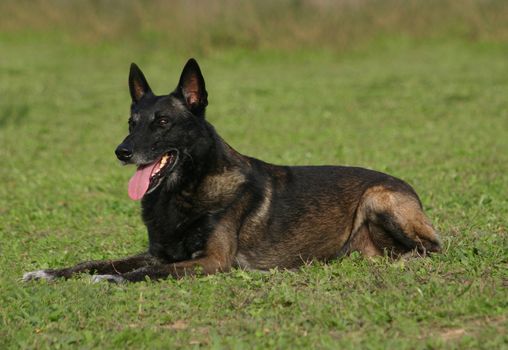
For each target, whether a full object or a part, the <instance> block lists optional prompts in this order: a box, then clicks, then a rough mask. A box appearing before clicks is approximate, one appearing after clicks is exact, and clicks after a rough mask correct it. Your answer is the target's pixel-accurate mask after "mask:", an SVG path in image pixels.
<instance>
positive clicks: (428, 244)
mask: <svg viewBox="0 0 508 350" xmlns="http://www.w3.org/2000/svg"><path fill="white" fill-rule="evenodd" d="M129 89H130V94H131V97H132V105H131V116H130V119H129V135H128V136H127V137H126V138H125V140H124V141H123V142H122V143H121V144H120V145H119V146H118V148H117V149H116V155H117V157H118V159H120V160H121V161H122V162H123V163H124V164H134V165H136V167H137V170H136V172H135V174H134V176H133V177H132V178H131V180H130V182H129V196H130V197H131V198H132V199H134V200H141V207H142V217H143V220H144V223H145V225H146V227H147V229H148V238H149V248H148V251H147V252H146V253H143V254H139V255H135V256H132V257H128V258H125V259H119V260H105V261H88V262H84V263H81V264H78V265H76V266H73V267H69V268H63V269H49V270H39V271H34V272H29V273H26V274H25V275H24V276H23V278H24V280H32V279H54V278H57V277H63V278H69V277H71V276H72V275H74V274H76V273H81V272H87V273H91V274H94V277H93V280H94V281H101V280H107V281H111V282H123V281H143V280H145V279H147V278H149V279H152V280H156V279H163V278H167V277H169V276H171V277H175V278H179V277H183V276H187V275H195V274H200V273H202V274H213V273H217V272H225V271H229V270H230V269H232V268H235V267H238V268H243V269H248V270H249V269H256V270H267V269H271V268H275V267H278V268H283V269H293V268H296V267H298V266H300V265H302V264H305V263H307V262H310V261H313V260H318V261H328V260H332V259H335V258H338V257H341V256H344V255H347V254H349V253H351V252H353V251H358V252H361V253H362V254H364V255H366V256H369V257H371V256H376V255H384V254H388V255H390V256H393V257H399V256H401V255H403V254H406V253H416V254H419V255H424V254H427V253H429V252H438V251H439V250H440V242H439V238H438V235H437V234H436V231H435V230H434V228H433V227H432V225H431V223H430V221H429V219H428V218H427V217H426V216H425V214H424V212H423V210H422V204H421V202H420V200H419V198H418V195H417V194H416V192H415V191H414V190H413V188H411V186H410V185H408V184H407V183H405V182H404V181H402V180H399V179H397V178H395V177H392V176H390V175H386V174H383V173H380V172H377V171H372V170H367V169H362V168H356V167H343V166H278V165H272V164H268V163H265V162H263V161H261V160H257V159H254V158H251V157H247V156H244V155H242V154H240V153H238V152H236V151H235V150H234V149H233V148H232V147H231V146H229V145H228V144H227V143H226V142H225V141H224V140H223V139H222V138H221V137H220V136H219V135H218V134H217V132H216V131H215V129H214V128H213V126H212V125H211V124H210V123H208V122H207V120H206V119H205V108H206V106H207V104H208V100H207V95H208V94H207V92H206V89H205V81H204V79H203V76H202V74H201V70H200V68H199V66H198V64H197V62H196V61H195V60H194V59H190V60H189V61H188V62H187V64H186V65H185V67H184V69H183V72H182V74H181V77H180V81H179V83H178V86H177V88H176V90H174V91H173V92H172V93H170V94H169V95H162V96H157V95H155V94H154V93H153V92H152V90H151V89H150V86H149V85H148V82H147V80H146V79H145V76H144V75H143V73H142V72H141V70H140V69H139V68H138V66H136V65H135V64H132V65H131V68H130V74H129Z"/></svg>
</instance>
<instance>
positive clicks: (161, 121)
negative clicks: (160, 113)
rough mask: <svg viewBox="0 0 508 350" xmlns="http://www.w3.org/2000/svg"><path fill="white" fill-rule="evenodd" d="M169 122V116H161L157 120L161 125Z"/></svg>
mask: <svg viewBox="0 0 508 350" xmlns="http://www.w3.org/2000/svg"><path fill="white" fill-rule="evenodd" d="M167 123H169V120H168V118H160V119H159V120H157V124H159V125H160V126H164V125H166V124H167Z"/></svg>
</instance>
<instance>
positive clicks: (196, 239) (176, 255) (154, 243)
mask: <svg viewBox="0 0 508 350" xmlns="http://www.w3.org/2000/svg"><path fill="white" fill-rule="evenodd" d="M150 199H151V200H144V201H143V203H142V206H143V221H144V222H145V225H146V227H147V230H148V240H149V251H150V253H151V254H152V255H154V256H157V257H159V258H162V259H165V260H167V261H181V260H187V259H191V258H192V257H193V255H196V254H198V253H199V252H200V251H202V250H204V249H205V246H206V242H207V241H208V237H209V235H210V232H211V231H212V229H213V226H214V223H215V222H216V220H215V218H214V217H213V216H211V215H208V214H207V213H203V212H198V211H193V210H184V209H182V208H181V206H179V205H178V203H177V202H176V200H175V199H174V198H172V197H168V198H158V199H155V200H154V199H152V198H150Z"/></svg>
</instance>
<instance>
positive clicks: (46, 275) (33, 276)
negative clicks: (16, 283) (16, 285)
mask: <svg viewBox="0 0 508 350" xmlns="http://www.w3.org/2000/svg"><path fill="white" fill-rule="evenodd" d="M55 278H56V276H55V275H53V274H52V273H51V272H49V271H48V270H37V271H31V272H27V273H24V274H23V278H22V281H23V282H28V281H36V280H46V281H52V280H54V279H55Z"/></svg>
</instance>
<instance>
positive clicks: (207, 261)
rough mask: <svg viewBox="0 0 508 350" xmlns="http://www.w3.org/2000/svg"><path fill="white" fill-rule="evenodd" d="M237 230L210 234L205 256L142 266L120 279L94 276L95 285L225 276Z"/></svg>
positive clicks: (225, 228)
mask: <svg viewBox="0 0 508 350" xmlns="http://www.w3.org/2000/svg"><path fill="white" fill-rule="evenodd" d="M236 230H237V227H236V226H235V225H233V224H225V223H224V222H223V223H222V225H219V226H218V227H217V228H216V231H215V232H213V233H212V235H211V236H210V239H209V240H208V242H207V244H206V248H205V252H204V255H203V256H201V257H199V258H196V259H191V260H186V261H180V262H176V263H165V264H164V263H161V264H155V265H151V266H144V267H141V268H139V269H136V270H133V271H130V272H127V273H124V274H122V275H120V276H111V275H97V276H94V281H95V282H98V281H100V280H107V281H109V282H116V283H119V282H124V281H130V282H139V281H144V280H145V279H146V278H147V277H148V278H150V279H151V280H159V279H164V278H167V277H169V276H171V277H174V278H182V277H185V276H192V275H196V274H204V275H210V274H214V273H217V272H226V271H229V270H230V269H231V266H232V263H233V257H234V256H235V254H236V248H237V234H236Z"/></svg>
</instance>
